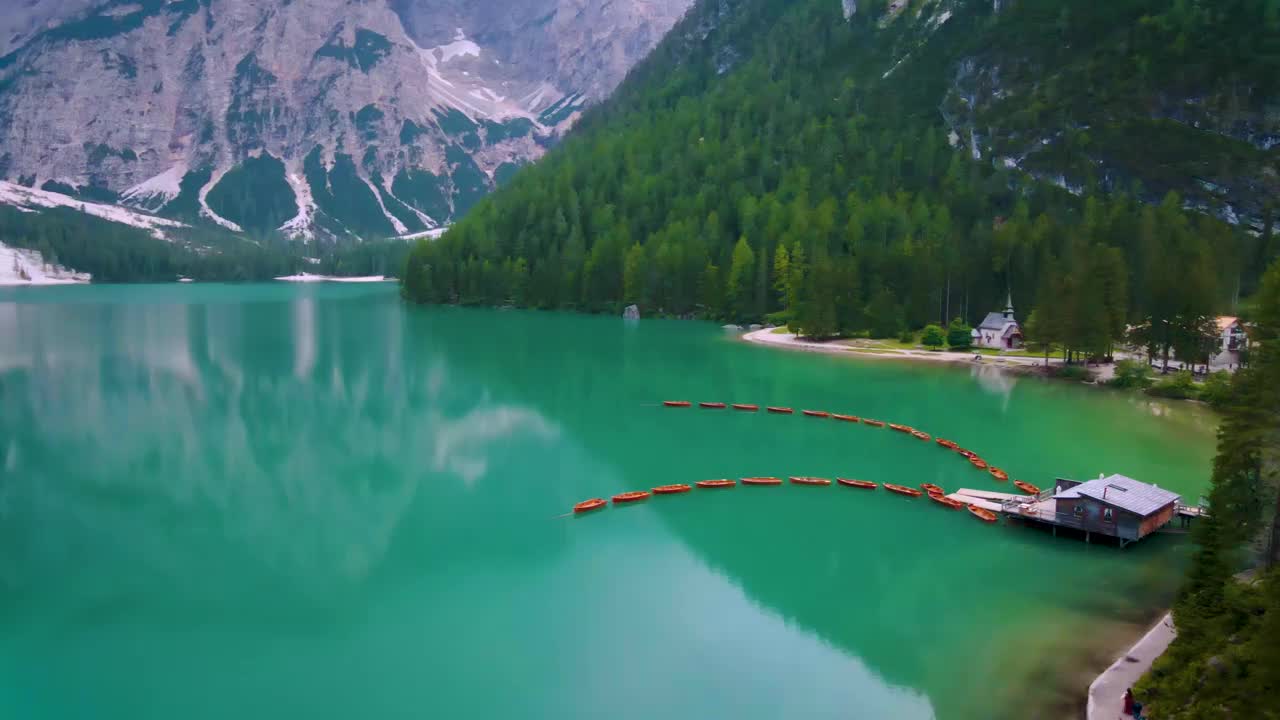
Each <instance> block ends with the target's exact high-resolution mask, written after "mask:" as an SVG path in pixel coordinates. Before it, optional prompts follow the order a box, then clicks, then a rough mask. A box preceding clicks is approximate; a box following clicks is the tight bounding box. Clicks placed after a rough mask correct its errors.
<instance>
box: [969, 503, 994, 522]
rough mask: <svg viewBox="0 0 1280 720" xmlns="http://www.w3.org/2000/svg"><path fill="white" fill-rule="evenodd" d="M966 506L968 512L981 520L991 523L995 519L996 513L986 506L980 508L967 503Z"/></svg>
mask: <svg viewBox="0 0 1280 720" xmlns="http://www.w3.org/2000/svg"><path fill="white" fill-rule="evenodd" d="M968 508H969V512H970V513H972V514H973V516H974V517H976V518H978V519H979V520H981V521H982V522H989V523H993V522H995V521H996V514H995V513H993V512H991V511H990V510H987V509H986V508H980V507H978V506H977V505H969V506H968Z"/></svg>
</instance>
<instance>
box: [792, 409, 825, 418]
mask: <svg viewBox="0 0 1280 720" xmlns="http://www.w3.org/2000/svg"><path fill="white" fill-rule="evenodd" d="M800 412H802V413H804V414H805V415H808V416H809V417H831V413H829V412H827V411H826V410H801V411H800Z"/></svg>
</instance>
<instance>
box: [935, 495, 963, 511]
mask: <svg viewBox="0 0 1280 720" xmlns="http://www.w3.org/2000/svg"><path fill="white" fill-rule="evenodd" d="M929 499H930V500H932V501H934V502H936V503H938V504H939V505H942V506H943V507H949V508H951V509H952V510H959V509H960V508H962V507H964V506H965V505H964V503H962V502H960V501H959V500H952V499H951V498H949V497H947V496H946V495H939V494H937V493H929Z"/></svg>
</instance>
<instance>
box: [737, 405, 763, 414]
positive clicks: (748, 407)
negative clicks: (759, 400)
mask: <svg viewBox="0 0 1280 720" xmlns="http://www.w3.org/2000/svg"><path fill="white" fill-rule="evenodd" d="M733 409H734V410H745V411H747V412H756V411H758V410H759V409H760V406H759V405H748V404H746V403H734V404H733Z"/></svg>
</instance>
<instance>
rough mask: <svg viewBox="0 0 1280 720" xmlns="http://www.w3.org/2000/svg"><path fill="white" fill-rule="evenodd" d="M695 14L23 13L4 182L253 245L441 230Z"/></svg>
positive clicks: (39, 6)
mask: <svg viewBox="0 0 1280 720" xmlns="http://www.w3.org/2000/svg"><path fill="white" fill-rule="evenodd" d="M689 2H690V0H622V1H619V2H614V3H604V4H601V3H592V2H588V0H522V1H521V2H515V1H514V0H474V1H464V0H364V1H362V2H349V1H348V0H307V1H306V2H301V1H300V0H98V1H97V2H91V1H89V0H40V1H38V2H27V3H26V4H25V5H23V6H22V7H20V8H18V9H16V10H15V11H14V12H12V13H9V14H8V15H7V16H6V17H5V18H4V19H3V20H2V21H0V52H3V53H5V54H4V55H3V56H2V57H0V180H9V181H13V182H16V183H18V184H20V185H25V186H28V187H32V188H37V189H42V190H46V191H52V192H60V193H63V194H67V195H72V196H76V197H80V198H84V199H86V200H95V201H99V202H106V203H121V204H125V205H130V206H133V207H136V208H139V209H143V210H147V211H150V212H154V213H157V214H160V215H164V216H169V217H174V218H178V219H182V220H184V221H198V220H203V221H205V222H208V223H216V224H218V225H221V226H223V227H226V228H228V229H231V230H236V231H243V232H246V233H252V234H270V233H273V232H275V231H277V230H279V231H281V232H283V233H285V234H286V235H290V236H294V237H298V238H302V239H310V238H315V237H320V238H330V237H352V236H356V237H364V238H369V237H379V236H388V235H399V234H406V233H413V232H420V231H424V230H428V229H431V228H435V227H438V226H441V225H443V224H447V223H448V222H450V221H451V220H452V219H453V218H455V217H457V216H459V215H461V214H462V213H463V212H465V211H466V210H467V208H469V207H470V206H471V205H472V204H473V203H474V202H475V201H476V200H477V199H478V198H479V197H481V196H482V195H483V194H485V193H486V192H488V191H489V190H490V189H492V188H493V187H495V186H496V185H497V184H499V183H501V182H503V181H504V180H505V179H506V178H507V177H508V176H510V175H511V174H512V173H513V172H514V171H515V170H516V168H518V167H519V166H520V165H522V164H524V163H527V162H529V161H530V160H532V159H535V158H537V157H539V156H540V155H541V154H542V153H543V152H544V150H545V148H546V147H547V146H548V145H549V144H550V142H551V141H552V140H553V139H554V138H555V137H556V136H557V135H558V134H559V133H561V132H563V131H564V130H565V129H567V128H568V127H569V126H570V125H571V124H572V123H573V121H574V120H575V119H576V117H577V115H578V113H579V111H580V110H581V109H582V108H583V107H585V106H586V105H588V104H590V103H592V102H594V101H597V100H599V99H602V98H604V97H605V96H607V95H608V94H609V93H610V92H611V91H612V89H613V88H614V87H615V86H616V85H617V84H618V83H619V82H620V81H621V80H622V78H623V77H624V75H625V74H626V72H627V70H628V69H629V68H630V66H631V65H632V64H633V63H634V62H636V61H638V60H639V59H640V58H642V57H643V56H644V55H645V54H646V53H647V52H648V51H649V49H650V48H652V47H653V46H654V45H655V44H656V43H657V42H658V41H659V40H660V39H661V38H662V36H663V34H664V33H665V32H666V31H667V30H668V29H669V28H670V27H671V25H672V24H673V23H674V22H675V21H676V20H677V19H678V17H679V16H680V15H681V14H682V13H683V12H684V11H685V9H686V8H687V6H688V5H689Z"/></svg>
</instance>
